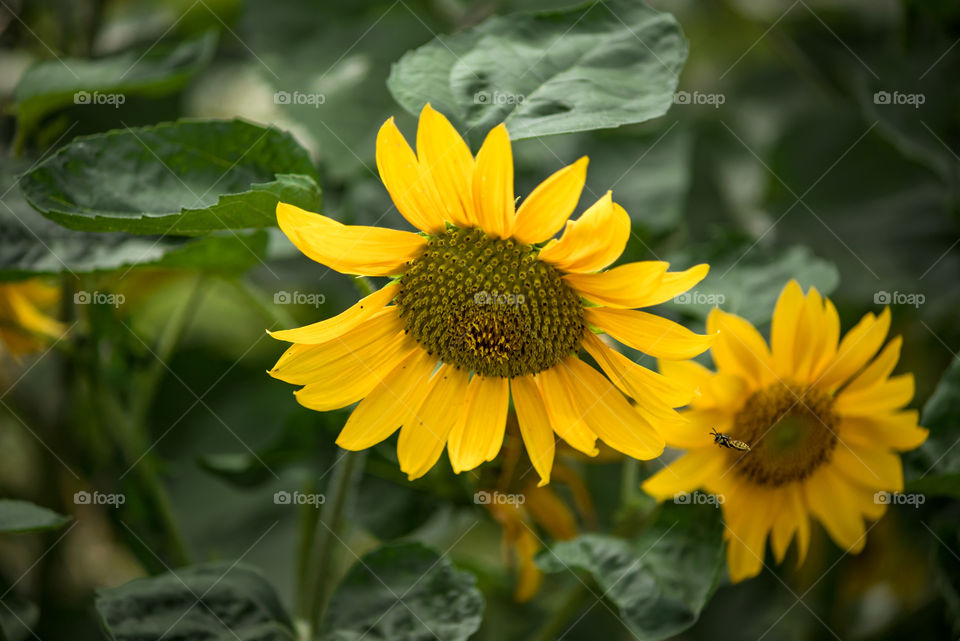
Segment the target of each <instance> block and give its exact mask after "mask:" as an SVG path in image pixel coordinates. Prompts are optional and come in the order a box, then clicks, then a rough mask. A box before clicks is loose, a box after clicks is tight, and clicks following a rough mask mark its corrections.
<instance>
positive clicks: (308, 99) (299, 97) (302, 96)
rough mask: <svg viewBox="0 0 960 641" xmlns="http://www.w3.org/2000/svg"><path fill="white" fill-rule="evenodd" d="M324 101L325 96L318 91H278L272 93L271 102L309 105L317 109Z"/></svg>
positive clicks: (325, 99)
mask: <svg viewBox="0 0 960 641" xmlns="http://www.w3.org/2000/svg"><path fill="white" fill-rule="evenodd" d="M326 101H327V97H326V96H325V95H324V94H322V93H318V92H313V93H308V92H303V91H292V92H291V91H278V92H276V93H275V94H273V104H275V105H310V106H312V107H313V108H314V109H318V108H319V107H320V105H322V104H324V103H325V102H326Z"/></svg>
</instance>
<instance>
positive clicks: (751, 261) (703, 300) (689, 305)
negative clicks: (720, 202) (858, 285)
mask: <svg viewBox="0 0 960 641" xmlns="http://www.w3.org/2000/svg"><path fill="white" fill-rule="evenodd" d="M764 254H765V252H764V251H761V250H759V249H758V248H754V249H752V250H749V251H748V250H747V249H746V248H742V249H741V250H739V251H734V252H732V255H728V256H724V257H721V258H718V259H717V260H709V261H707V262H709V263H710V274H709V275H708V276H707V277H706V278H705V279H704V280H703V281H702V282H701V283H700V284H698V285H697V286H696V287H694V288H693V289H692V290H691V291H689V292H686V293H685V294H680V295H678V296H676V297H675V298H674V299H673V300H672V301H669V302H667V303H664V305H665V306H667V307H670V308H672V309H675V310H676V311H677V312H679V313H682V314H686V315H689V316H694V317H696V318H702V319H705V318H706V317H707V314H709V313H710V310H711V309H713V308H714V307H716V306H719V307H721V308H722V309H723V310H724V311H727V312H731V313H734V314H738V315H740V316H742V317H744V318H746V319H747V320H748V321H750V322H751V323H753V324H754V325H763V324H766V323H768V322H770V318H771V314H772V313H773V308H774V306H775V305H776V302H777V298H779V296H780V292H781V291H782V290H783V287H784V285H786V284H787V283H788V282H789V281H790V280H791V279H796V280H797V282H799V283H800V285H801V287H803V288H804V290H806V289H807V288H808V287H810V286H814V287H816V288H817V290H818V291H819V292H820V293H821V294H824V295H827V294H829V293H830V292H832V291H833V290H834V288H835V287H836V286H837V283H838V282H839V280H840V275H839V273H838V272H837V268H836V267H834V266H833V264H832V263H830V262H828V261H826V260H823V259H822V258H818V257H816V256H814V255H813V253H812V252H811V251H810V250H809V249H808V248H806V247H802V246H795V247H790V248H789V249H786V250H783V251H781V252H779V254H778V255H777V256H776V257H769V256H764ZM741 258H742V260H740V259H741ZM765 258H768V259H769V260H764V259H765ZM696 262H704V260H703V258H702V257H701V259H700V260H695V259H694V256H693V255H690V256H687V257H685V258H683V259H682V260H680V261H678V264H683V265H693V264H694V263H696Z"/></svg>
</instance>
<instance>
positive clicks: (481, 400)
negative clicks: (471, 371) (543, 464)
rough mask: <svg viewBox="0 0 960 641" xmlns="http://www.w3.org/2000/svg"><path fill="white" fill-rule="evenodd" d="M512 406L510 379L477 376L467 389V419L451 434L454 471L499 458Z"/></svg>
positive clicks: (450, 447) (449, 448) (451, 460)
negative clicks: (509, 408) (509, 410)
mask: <svg viewBox="0 0 960 641" xmlns="http://www.w3.org/2000/svg"><path fill="white" fill-rule="evenodd" d="M509 405H510V389H509V387H508V385H507V379H505V378H496V377H487V376H480V375H479V374H475V375H474V377H473V378H472V379H471V380H470V384H469V385H468V386H467V397H466V409H465V410H464V413H463V417H462V418H461V420H460V422H458V423H457V425H456V426H454V428H453V431H452V432H450V439H449V443H448V444H447V454H448V455H449V456H450V464H451V466H452V467H453V471H454V472H456V473H457V474H459V473H460V472H465V471H468V470H472V469H473V468H475V467H476V466H478V465H480V464H481V463H483V462H484V461H489V460H491V459H493V458H494V457H495V456H496V454H497V452H499V451H500V446H501V445H502V444H503V431H504V428H505V427H506V425H507V408H508V406H509ZM491 452H492V454H491Z"/></svg>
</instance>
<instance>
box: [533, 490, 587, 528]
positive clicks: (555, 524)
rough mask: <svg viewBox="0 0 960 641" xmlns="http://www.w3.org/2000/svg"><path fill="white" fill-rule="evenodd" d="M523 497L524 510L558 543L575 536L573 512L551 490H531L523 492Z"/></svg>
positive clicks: (575, 526)
mask: <svg viewBox="0 0 960 641" xmlns="http://www.w3.org/2000/svg"><path fill="white" fill-rule="evenodd" d="M524 496H525V497H526V502H525V503H524V504H523V506H524V508H525V509H526V510H527V512H529V513H530V516H531V517H533V520H534V522H536V523H537V524H538V525H540V527H542V528H543V529H544V530H546V532H547V534H549V535H550V536H551V537H553V538H554V539H557V540H558V541H567V540H569V539H572V538H574V537H575V536H577V520H576V519H575V518H574V516H573V512H571V511H570V508H568V507H567V504H566V503H564V502H563V500H561V499H560V497H559V496H557V493H556V492H554V491H553V490H552V489H551V488H549V487H535V488H531V489H529V490H527V491H525V492H524Z"/></svg>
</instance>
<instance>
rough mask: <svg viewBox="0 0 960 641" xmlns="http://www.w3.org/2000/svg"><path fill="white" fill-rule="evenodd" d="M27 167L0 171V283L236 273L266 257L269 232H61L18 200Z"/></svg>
mask: <svg viewBox="0 0 960 641" xmlns="http://www.w3.org/2000/svg"><path fill="white" fill-rule="evenodd" d="M27 168H28V165H27V164H26V163H25V162H23V161H13V160H12V161H10V162H8V163H7V164H6V165H4V166H3V167H2V168H0V193H6V194H7V195H6V196H4V197H3V200H2V201H0V238H3V243H2V244H0V281H3V280H16V279H21V278H28V277H31V276H45V275H55V274H61V273H68V274H87V273H93V272H104V271H110V270H114V269H125V268H128V267H134V266H151V267H183V268H199V269H207V270H211V271H242V270H245V269H247V268H249V267H251V266H252V265H254V264H256V263H257V262H258V261H260V260H263V259H264V258H265V257H266V256H267V255H268V254H269V252H268V250H269V247H270V242H269V241H270V237H269V234H268V231H269V230H256V231H249V232H239V233H236V232H223V233H219V234H210V235H207V236H204V237H201V238H178V237H173V236H167V237H162V238H152V237H140V236H130V235H127V234H120V233H90V232H79V231H73V230H71V229H66V228H64V227H61V226H60V225H58V224H56V223H54V222H53V221H50V220H47V219H46V218H44V217H43V216H41V215H40V214H39V213H38V212H37V211H36V210H35V209H34V208H32V207H31V206H30V205H28V204H27V202H26V201H25V200H24V199H23V197H22V195H21V193H20V189H19V187H18V186H17V184H16V178H17V176H16V175H15V173H16V172H19V171H24V170H26V169H27ZM278 233H279V232H278Z"/></svg>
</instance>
